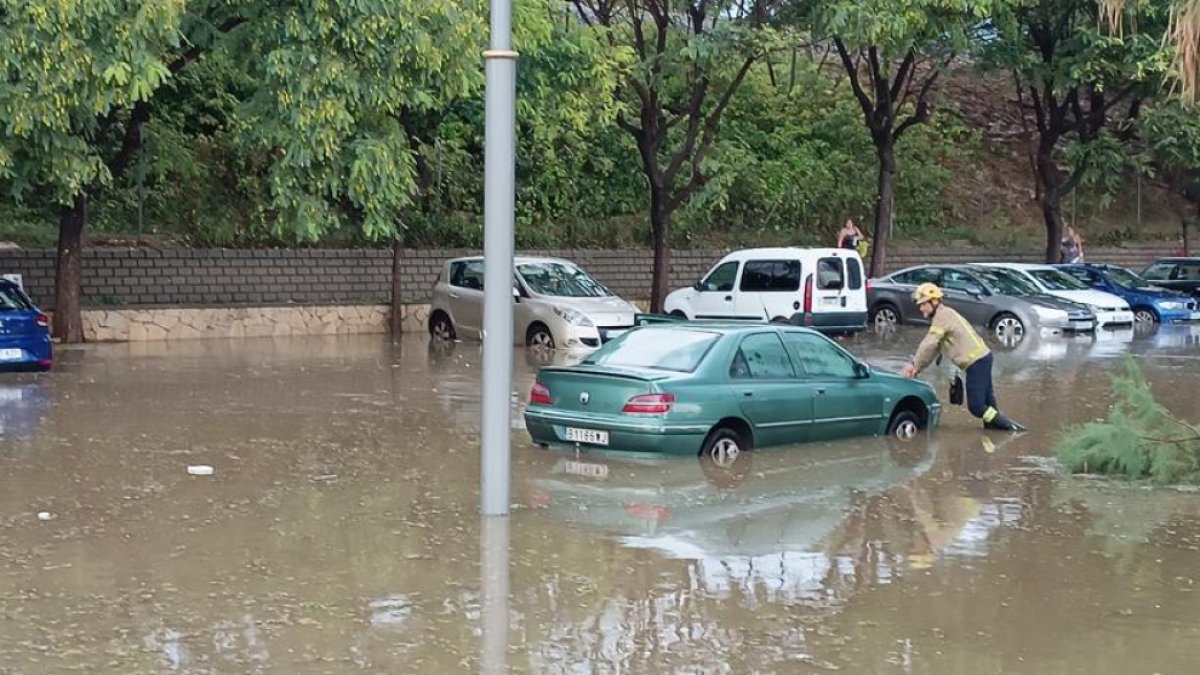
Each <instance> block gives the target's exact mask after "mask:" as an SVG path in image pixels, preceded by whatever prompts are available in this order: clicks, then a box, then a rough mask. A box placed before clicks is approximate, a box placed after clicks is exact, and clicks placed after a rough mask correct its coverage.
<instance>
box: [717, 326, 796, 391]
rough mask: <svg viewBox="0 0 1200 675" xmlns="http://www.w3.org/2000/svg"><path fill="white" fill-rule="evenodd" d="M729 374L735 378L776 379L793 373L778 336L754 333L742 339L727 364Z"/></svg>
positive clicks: (784, 377)
mask: <svg viewBox="0 0 1200 675" xmlns="http://www.w3.org/2000/svg"><path fill="white" fill-rule="evenodd" d="M729 376H730V377H732V378H733V379H735V380H778V379H786V378H791V377H794V376H795V374H794V372H793V371H792V361H791V359H789V358H788V355H787V351H786V350H785V349H784V348H783V342H782V341H780V339H779V336H778V335H776V334H775V333H755V334H754V335H748V336H746V339H744V340H742V345H741V346H740V347H738V350H737V353H736V354H734V355H733V363H731V364H730V365H729Z"/></svg>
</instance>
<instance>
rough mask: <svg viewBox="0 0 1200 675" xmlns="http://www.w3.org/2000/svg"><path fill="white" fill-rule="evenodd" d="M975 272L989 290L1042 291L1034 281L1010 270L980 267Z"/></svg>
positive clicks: (1029, 292)
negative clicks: (1031, 281)
mask: <svg viewBox="0 0 1200 675" xmlns="http://www.w3.org/2000/svg"><path fill="white" fill-rule="evenodd" d="M974 272H975V275H976V276H978V277H979V280H980V281H982V282H983V285H984V286H985V287H987V289H988V290H989V291H991V292H992V293H996V294H998V295H1037V294H1039V293H1041V291H1040V290H1038V289H1037V287H1036V286H1034V285H1033V284H1032V283H1030V282H1029V281H1027V280H1025V279H1022V278H1021V276H1020V275H1019V274H1014V273H1013V272H1009V271H1008V270H1000V269H979V270H974Z"/></svg>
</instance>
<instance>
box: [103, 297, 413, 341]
mask: <svg viewBox="0 0 1200 675" xmlns="http://www.w3.org/2000/svg"><path fill="white" fill-rule="evenodd" d="M390 313H391V307H390V306H388V305H342V306H293V307H211V308H196V307H186V308H185V307H177V308H160V309H93V310H86V311H84V312H83V331H84V337H85V338H86V339H87V340H88V341H89V342H107V341H118V342H126V341H128V342H143V341H159V340H193V339H202V338H245V337H289V336H302V335H361V334H381V333H387V332H388V324H389V319H390ZM428 318H429V306H428V305H405V307H404V323H403V331H404V332H417V331H423V330H425V322H426V320H427V319H428Z"/></svg>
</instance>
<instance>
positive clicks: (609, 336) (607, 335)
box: [604, 330, 625, 340]
mask: <svg viewBox="0 0 1200 675" xmlns="http://www.w3.org/2000/svg"><path fill="white" fill-rule="evenodd" d="M624 334H625V331H624V330H606V331H604V339H605V340H614V339H616V338H618V337H621V336H622V335H624Z"/></svg>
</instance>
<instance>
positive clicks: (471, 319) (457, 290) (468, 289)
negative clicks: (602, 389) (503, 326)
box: [429, 256, 638, 350]
mask: <svg viewBox="0 0 1200 675" xmlns="http://www.w3.org/2000/svg"><path fill="white" fill-rule="evenodd" d="M512 283H513V302H515V303H516V304H515V305H514V306H513V331H514V335H513V344H518V345H526V346H528V347H531V348H537V349H546V350H549V349H591V348H594V347H599V346H600V345H601V344H602V343H604V342H607V341H609V340H611V339H612V338H614V337H616V336H618V335H620V334H621V333H623V332H625V331H626V330H628V329H630V328H632V327H633V322H634V315H635V314H636V313H637V312H638V309H637V308H636V307H634V306H633V305H632V304H630V303H629V302H627V301H625V300H623V299H622V298H620V297H618V296H617V295H615V294H614V293H613V292H612V291H610V290H608V288H606V287H605V286H604V285H603V284H601V283H600V282H599V281H596V280H595V279H594V278H593V277H592V276H591V275H590V274H588V273H587V272H585V271H584V270H583V269H582V268H580V267H579V266H578V265H576V264H574V263H572V262H570V261H568V260H562V259H559V258H529V257H517V258H516V259H515V260H514V269H513V281H512ZM483 284H484V280H483V258H482V257H478V256H475V257H470V258H455V259H454V260H449V261H447V262H446V265H445V267H444V268H443V270H442V273H441V274H440V275H438V280H437V283H436V285H434V287H433V299H432V303H431V307H430V313H429V334H430V335H431V336H433V337H434V338H435V339H440V340H455V339H480V338H481V337H482V335H483Z"/></svg>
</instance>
